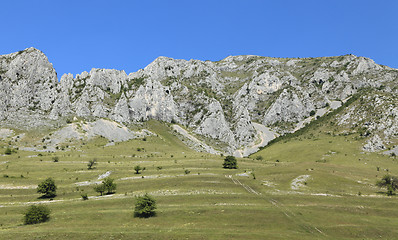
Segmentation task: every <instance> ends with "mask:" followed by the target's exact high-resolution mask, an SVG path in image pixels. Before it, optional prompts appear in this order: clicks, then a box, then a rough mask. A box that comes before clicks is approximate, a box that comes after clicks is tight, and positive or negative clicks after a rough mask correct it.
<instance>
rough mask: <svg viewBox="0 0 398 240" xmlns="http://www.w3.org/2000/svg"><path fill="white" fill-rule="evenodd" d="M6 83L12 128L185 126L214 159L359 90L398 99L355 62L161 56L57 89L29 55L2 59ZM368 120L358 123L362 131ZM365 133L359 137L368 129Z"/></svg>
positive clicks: (3, 93)
mask: <svg viewBox="0 0 398 240" xmlns="http://www.w3.org/2000/svg"><path fill="white" fill-rule="evenodd" d="M0 78H1V82H0V83H1V86H0V87H1V88H0V89H1V90H0V99H1V103H0V120H1V121H2V125H4V126H14V127H16V128H22V129H34V128H37V127H43V126H44V127H45V126H50V127H52V128H60V127H62V126H65V125H66V124H67V122H68V121H70V119H71V118H74V117H81V118H84V119H86V120H89V121H95V120H96V119H101V118H106V119H110V120H113V121H116V122H118V123H121V124H134V123H139V122H140V121H147V120H150V119H155V120H160V121H165V122H169V123H178V124H180V125H181V126H184V128H186V129H189V130H190V131H191V132H192V133H193V134H196V135H197V136H201V137H203V140H204V141H211V142H212V146H213V147H215V148H216V149H220V150H222V151H224V152H227V153H229V154H233V153H235V154H236V155H239V154H238V153H237V151H238V150H239V149H240V151H241V152H244V151H245V150H244V148H245V147H246V146H248V145H253V143H254V142H256V141H258V140H259V136H261V132H259V130H258V129H256V128H255V126H254V124H253V123H257V124H261V125H263V126H264V127H267V129H268V130H270V131H272V132H274V133H275V134H282V135H283V134H286V133H289V132H294V131H295V130H298V129H299V128H301V127H303V126H305V124H306V123H308V122H309V121H311V120H313V119H314V118H315V117H317V116H322V115H324V114H327V113H328V112H331V111H334V109H336V107H338V106H340V105H342V104H343V103H344V102H345V101H347V99H349V98H350V97H351V96H353V95H354V94H356V93H358V92H359V90H361V89H366V88H369V89H372V90H377V91H380V92H381V93H382V94H384V95H389V97H385V98H386V99H384V100H380V101H384V102H389V103H391V104H393V103H394V101H395V100H396V97H395V96H396V95H397V94H396V93H398V88H397V79H398V70H396V69H393V68H390V67H387V66H382V65H378V64H376V63H375V62H374V61H373V60H371V59H369V58H364V57H357V56H354V55H344V56H337V57H320V58H270V57H261V56H254V55H240V56H228V57H226V58H224V59H223V60H220V61H217V62H211V61H200V60H182V59H172V58H168V57H163V56H161V57H158V58H156V59H155V60H154V61H153V62H152V63H150V64H149V65H148V66H146V67H145V68H144V69H140V70H138V71H137V72H133V73H129V74H126V72H125V71H123V70H114V69H98V68H93V69H91V70H90V72H86V71H85V72H82V73H81V74H76V75H75V76H73V75H72V74H64V75H62V77H61V79H60V81H59V82H58V79H57V73H56V72H55V69H54V68H53V66H52V64H51V63H50V62H49V61H48V58H47V57H46V56H45V54H44V53H43V52H41V51H40V50H37V49H35V48H28V49H25V50H23V51H19V52H16V53H12V54H7V55H2V56H0ZM371 95H372V96H373V93H372V94H371ZM369 97H371V96H370V95H369ZM387 98H388V99H387ZM379 99H380V98H379ZM382 105H383V104H380V105H379V106H382ZM383 106H384V105H383ZM383 109H384V108H383ZM396 109H397V106H393V107H392V108H391V109H389V110H388V113H389V116H390V115H391V116H392V117H391V118H392V119H393V120H392V121H390V125H391V127H388V128H390V129H396V126H397V125H398V123H397V116H396V115H394V114H395V113H396ZM352 111H355V110H352ZM366 111H368V112H372V111H373V110H372V109H368V110H366ZM385 111H386V112H387V110H385ZM381 112H383V111H381ZM368 115H369V116H368V117H366V118H370V115H371V114H368ZM344 116H345V117H346V118H347V119H348V120H351V119H354V118H355V117H354V115H350V116H348V115H344ZM347 116H348V117H347ZM362 120H363V119H357V120H356V124H358V122H361V121H362ZM374 121H376V120H374ZM339 122H341V123H342V125H344V124H343V122H344V121H342V120H340V121H339ZM345 122H347V123H348V122H350V124H351V121H345ZM364 124H365V122H363V121H362V122H361V126H356V127H355V128H356V129H359V128H366V126H367V125H364ZM383 124H384V125H385V123H380V122H378V123H374V125H377V126H376V127H375V126H373V127H372V129H371V131H372V132H374V135H372V134H370V135H372V136H370V135H369V137H373V138H376V139H380V141H381V142H386V143H388V144H390V143H395V139H396V134H395V133H394V131H390V132H388V131H387V132H386V130H385V128H387V127H384V128H383V127H380V126H381V125H383ZM353 125H355V123H354V124H353ZM390 125H389V126H390ZM347 126H348V125H347ZM383 129H384V130H383ZM384 132H386V134H385V133H384ZM376 135H377V136H378V137H376ZM381 135H383V136H382V138H380V136H381ZM380 141H379V140H377V141H376V143H377V144H379V143H380ZM265 144H266V143H265ZM377 144H376V145H377ZM373 145H374V144H373ZM379 145H380V144H379ZM382 145H383V146H384V145H385V143H382ZM367 149H369V150H375V149H374V148H373V147H369V148H367ZM376 149H379V150H380V148H376Z"/></svg>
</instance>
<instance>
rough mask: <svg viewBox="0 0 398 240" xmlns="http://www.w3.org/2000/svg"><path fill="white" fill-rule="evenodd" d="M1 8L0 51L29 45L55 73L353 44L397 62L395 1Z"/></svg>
mask: <svg viewBox="0 0 398 240" xmlns="http://www.w3.org/2000/svg"><path fill="white" fill-rule="evenodd" d="M0 16H1V19H2V20H1V21H2V24H1V31H0V33H1V35H0V54H7V53H11V52H16V51H18V50H22V49H25V48H27V47H31V46H33V47H35V48H38V49H40V50H42V51H43V52H44V53H45V54H46V55H47V56H48V58H49V60H50V62H52V63H53V65H54V67H55V69H56V71H57V73H58V77H61V75H62V74H63V73H69V72H70V73H73V74H77V73H81V72H82V71H90V69H91V68H94V67H95V68H115V69H119V70H125V71H126V72H127V73H130V72H133V71H137V70H138V69H140V68H144V67H145V66H146V65H148V64H149V63H150V62H152V61H153V60H154V59H155V58H156V57H158V56H168V57H172V58H182V59H187V60H189V59H200V60H214V61H217V60H220V59H223V58H225V57H227V56H229V55H241V54H253V55H261V56H271V57H319V56H336V55H344V54H348V53H352V54H355V55H358V56H365V57H369V58H372V59H374V60H375V61H376V62H377V63H379V64H383V65H388V66H390V67H395V68H398V1H395V0H379V1H376V0H374V1H368V0H329V1H327V0H313V1H310V0H291V1H283V0H281V1H280V0H278V1H277V0H272V1H271V0H270V1H267V0H263V1H256V0H236V1H234V0H229V1H224V0H212V1H209V0H201V1H193V0H192V1H191V0H178V1H177V0H175V1H173V0H163V1H151V0H145V1H144V0H141V1H117V0H115V1H110V0H108V1H101V0H96V1H84V0H80V1H73V0H69V1H62V2H61V1H54V0H52V1H32V0H26V1H22V0H13V1H2V3H1V7H0Z"/></svg>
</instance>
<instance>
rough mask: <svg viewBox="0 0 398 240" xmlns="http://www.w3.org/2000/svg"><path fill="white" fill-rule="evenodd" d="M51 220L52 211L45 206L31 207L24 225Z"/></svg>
mask: <svg viewBox="0 0 398 240" xmlns="http://www.w3.org/2000/svg"><path fill="white" fill-rule="evenodd" d="M49 219H50V209H48V207H47V206H44V205H32V206H30V207H29V208H28V209H27V211H26V212H25V215H24V224H36V223H42V222H46V221H48V220H49Z"/></svg>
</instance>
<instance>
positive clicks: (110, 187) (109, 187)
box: [94, 177, 116, 196]
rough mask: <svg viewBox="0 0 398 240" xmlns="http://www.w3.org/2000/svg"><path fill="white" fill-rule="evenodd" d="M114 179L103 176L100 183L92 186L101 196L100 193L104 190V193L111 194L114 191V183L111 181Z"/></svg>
mask: <svg viewBox="0 0 398 240" xmlns="http://www.w3.org/2000/svg"><path fill="white" fill-rule="evenodd" d="M113 181H114V180H113V179H112V178H109V177H107V178H104V180H102V183H101V184H99V185H96V186H95V187H94V191H96V192H99V193H100V194H101V196H102V194H103V193H104V192H105V191H106V194H112V193H115V191H116V183H114V182H113Z"/></svg>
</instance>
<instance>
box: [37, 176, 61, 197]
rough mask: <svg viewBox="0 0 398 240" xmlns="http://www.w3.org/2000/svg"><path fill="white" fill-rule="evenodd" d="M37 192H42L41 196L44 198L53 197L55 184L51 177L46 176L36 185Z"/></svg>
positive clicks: (55, 189)
mask: <svg viewBox="0 0 398 240" xmlns="http://www.w3.org/2000/svg"><path fill="white" fill-rule="evenodd" d="M37 192H38V193H43V194H44V195H43V196H42V197H44V198H51V197H55V196H56V195H57V194H56V192H57V186H56V185H55V182H54V180H53V179H52V178H47V179H46V180H44V181H43V182H41V183H40V184H39V185H38V186H37Z"/></svg>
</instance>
